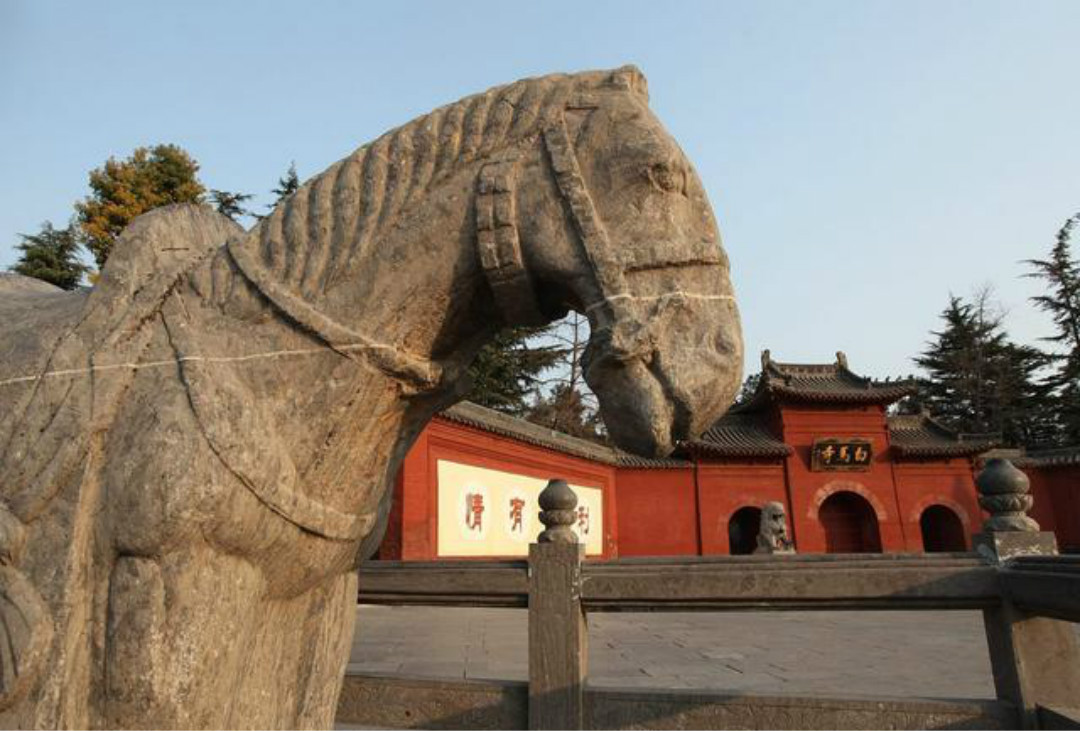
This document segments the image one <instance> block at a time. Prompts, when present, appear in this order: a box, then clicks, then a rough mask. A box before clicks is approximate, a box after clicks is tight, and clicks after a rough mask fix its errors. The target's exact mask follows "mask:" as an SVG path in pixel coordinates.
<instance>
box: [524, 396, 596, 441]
mask: <svg viewBox="0 0 1080 731" xmlns="http://www.w3.org/2000/svg"><path fill="white" fill-rule="evenodd" d="M528 419H529V421H531V422H533V423H534V424H540V425H541V426H546V427H548V428H549V429H554V430H555V431H560V432H562V433H564V434H569V435H571V436H575V437H580V438H582V439H590V440H592V441H603V440H604V439H605V434H606V430H605V429H604V426H603V422H601V420H600V415H599V414H598V413H597V410H596V409H595V408H594V407H592V406H591V405H590V404H589V403H587V401H586V396H585V395H584V394H583V393H582V391H580V390H576V389H573V388H571V387H570V386H569V385H567V384H565V383H561V384H559V385H557V386H555V388H553V389H552V390H551V392H550V394H549V395H547V396H541V397H540V398H538V399H537V402H536V404H534V405H533V407H532V408H531V409H530V410H529V415H528Z"/></svg>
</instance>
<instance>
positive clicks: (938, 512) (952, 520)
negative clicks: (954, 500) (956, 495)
mask: <svg viewBox="0 0 1080 731" xmlns="http://www.w3.org/2000/svg"><path fill="white" fill-rule="evenodd" d="M919 530H921V531H922V541H923V550H924V551H926V552H927V553H941V552H945V551H966V550H967V537H966V536H965V535H964V524H963V522H962V521H961V520H960V516H959V515H957V514H956V513H954V512H953V511H952V510H950V509H949V508H947V507H945V506H944V505H931V506H930V507H928V508H927V509H926V510H924V511H923V513H922V515H921V516H919Z"/></svg>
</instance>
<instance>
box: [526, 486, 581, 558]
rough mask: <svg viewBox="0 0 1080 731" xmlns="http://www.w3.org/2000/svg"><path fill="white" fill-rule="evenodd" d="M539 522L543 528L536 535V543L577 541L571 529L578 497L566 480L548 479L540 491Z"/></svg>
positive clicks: (575, 517) (575, 514)
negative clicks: (545, 485)
mask: <svg viewBox="0 0 1080 731" xmlns="http://www.w3.org/2000/svg"><path fill="white" fill-rule="evenodd" d="M539 502H540V522H541V523H543V524H544V530H543V532H541V533H540V535H539V536H538V537H537V539H536V541H537V542H538V543H577V542H578V539H577V534H576V533H574V531H573V525H574V521H575V520H577V513H576V512H575V510H576V508H577V503H578V498H577V495H576V494H574V491H573V490H571V489H570V486H569V485H568V484H566V480H549V481H548V484H547V487H545V488H544V489H543V491H541V493H540V501H539Z"/></svg>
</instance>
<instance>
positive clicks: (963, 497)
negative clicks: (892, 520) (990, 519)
mask: <svg viewBox="0 0 1080 731" xmlns="http://www.w3.org/2000/svg"><path fill="white" fill-rule="evenodd" d="M893 472H894V474H895V475H896V486H897V495H898V496H899V500H900V518H901V520H902V521H903V526H904V534H905V535H906V536H907V542H908V550H910V551H922V550H923V539H922V528H921V527H920V525H919V519H920V518H921V517H922V514H923V511H924V510H926V509H927V508H928V507H930V506H931V505H943V506H945V507H946V508H949V509H950V510H952V511H953V512H954V513H955V514H956V515H957V517H958V518H960V522H961V523H963V524H964V537H965V539H966V541H967V547H968V548H970V547H971V535H972V534H973V533H977V532H978V531H979V530H980V529H981V528H982V520H983V519H982V513H981V512H980V508H979V503H978V500H977V499H976V492H975V476H974V472H973V470H972V464H971V461H970V460H969V459H967V458H957V459H948V460H945V459H943V460H925V461H910V462H895V463H894V464H893Z"/></svg>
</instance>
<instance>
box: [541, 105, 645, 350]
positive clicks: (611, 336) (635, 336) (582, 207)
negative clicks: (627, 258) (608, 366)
mask: <svg viewBox="0 0 1080 731" xmlns="http://www.w3.org/2000/svg"><path fill="white" fill-rule="evenodd" d="M595 106H596V103H595V102H593V101H591V100H588V99H585V100H578V101H575V102H571V103H570V104H568V105H567V107H566V108H567V109H570V110H572V109H591V108H595ZM543 136H544V146H545V147H546V148H547V152H548V157H549V158H550V160H551V168H552V170H553V171H554V173H555V183H556V185H557V186H558V188H559V192H560V193H561V194H562V197H563V199H564V200H565V201H566V204H567V207H568V208H569V209H570V217H571V219H572V220H573V223H574V227H575V228H576V229H577V234H578V243H579V244H580V246H581V253H582V258H583V259H584V260H585V261H587V262H588V264H589V267H590V268H591V269H592V273H593V280H594V281H595V282H596V287H597V290H598V293H599V295H600V297H599V299H597V300H596V301H595V302H587V303H585V313H586V314H590V313H593V312H597V313H598V314H599V327H597V328H596V329H594V330H593V333H592V339H593V340H594V341H595V342H601V341H606V343H607V347H606V349H605V350H606V353H607V355H608V356H612V357H615V358H617V359H620V360H628V359H631V358H642V357H646V356H647V354H648V353H650V352H651V351H652V345H651V342H650V340H649V338H648V334H647V333H646V332H645V331H644V330H642V329H641V328H638V327H634V326H632V325H631V326H630V327H629V328H627V327H620V323H634V322H635V319H634V318H632V317H626V316H625V313H624V312H623V310H624V308H625V303H626V302H627V301H628V300H633V295H631V294H630V292H629V290H628V289H627V286H626V276H625V274H624V267H623V264H622V262H621V261H620V260H619V258H618V254H617V252H616V251H615V249H614V248H613V247H612V246H611V241H610V239H609V238H608V234H607V230H606V229H605V228H604V224H603V221H601V220H600V214H599V213H598V212H597V210H596V205H595V204H594V203H593V200H592V198H591V197H590V196H589V189H588V187H587V186H586V185H585V178H584V176H582V174H581V167H580V166H579V165H578V159H577V154H576V153H575V151H574V143H573V141H571V139H570V131H569V129H568V128H567V125H566V117H565V114H563V115H560V116H559V118H557V119H556V120H554V121H553V122H552V123H551V124H550V125H548V126H547V127H546V128H545V129H544V133H543ZM594 322H595V321H594Z"/></svg>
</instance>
